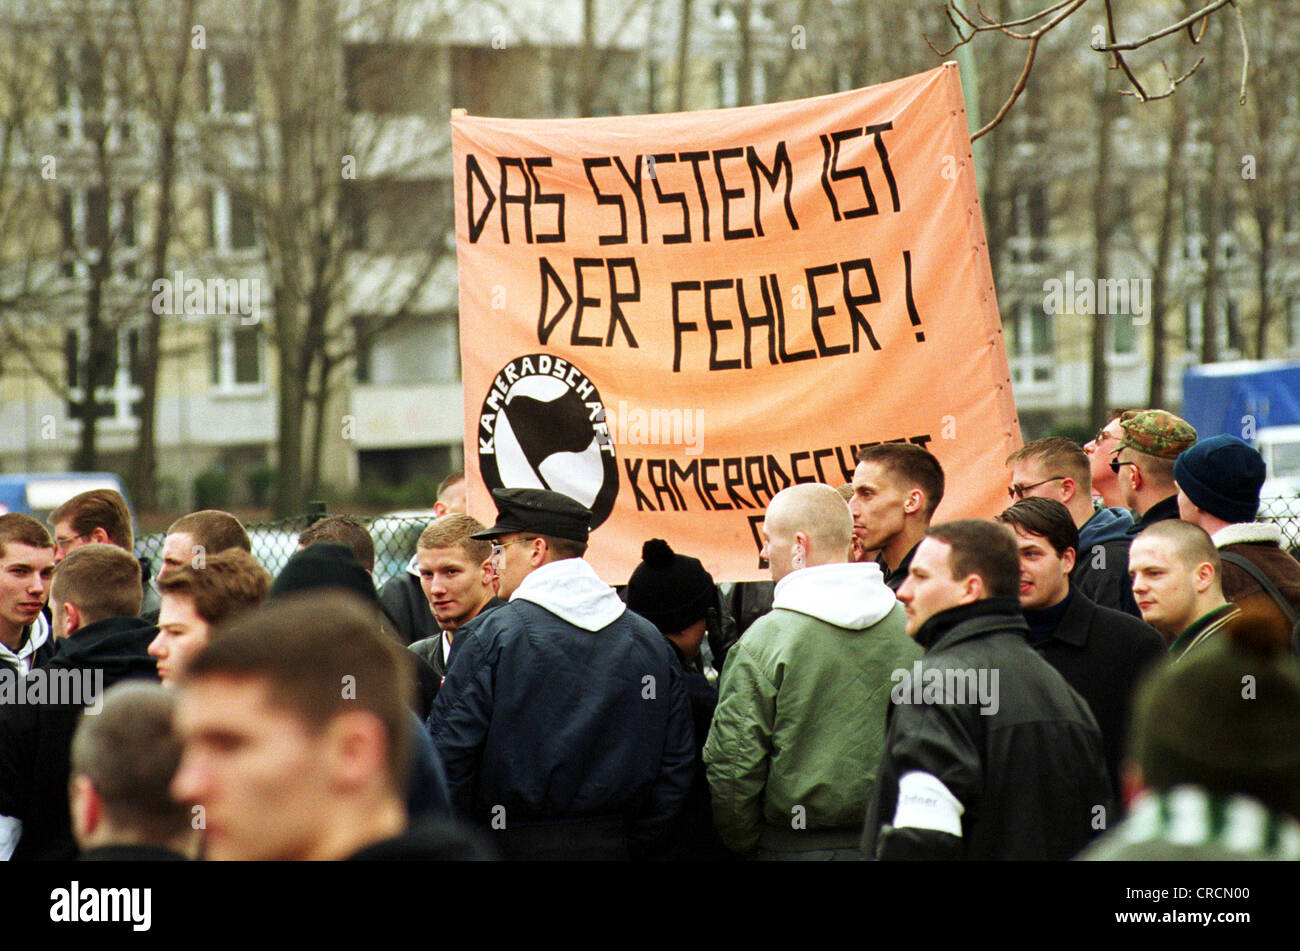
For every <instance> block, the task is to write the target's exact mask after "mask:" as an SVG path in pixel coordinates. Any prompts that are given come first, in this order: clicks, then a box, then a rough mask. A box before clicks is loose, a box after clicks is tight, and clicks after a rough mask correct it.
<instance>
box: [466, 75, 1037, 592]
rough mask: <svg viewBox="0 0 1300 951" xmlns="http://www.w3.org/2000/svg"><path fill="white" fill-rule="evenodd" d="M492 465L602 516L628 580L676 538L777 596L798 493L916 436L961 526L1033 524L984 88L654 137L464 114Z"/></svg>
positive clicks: (606, 553) (675, 129) (596, 544)
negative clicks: (1010, 505) (1024, 512)
mask: <svg viewBox="0 0 1300 951" xmlns="http://www.w3.org/2000/svg"><path fill="white" fill-rule="evenodd" d="M451 126H452V147H453V154H454V162H455V188H456V237H457V244H456V246H457V257H458V261H459V267H460V329H461V337H460V339H461V365H462V368H463V375H464V386H465V464H466V471H467V473H468V476H469V485H470V494H469V499H470V501H469V508H470V512H471V513H472V514H474V515H475V516H476V517H478V518H480V519H482V520H484V521H486V522H488V523H490V522H491V521H492V516H493V514H494V512H495V507H494V505H493V503H492V500H491V497H490V495H489V488H490V487H496V486H517V487H534V488H550V489H554V490H556V491H559V492H564V493H566V494H568V495H570V496H572V497H574V498H576V499H578V501H580V502H582V503H583V504H584V505H587V506H588V507H590V508H591V509H592V510H593V512H594V513H595V520H594V526H595V530H594V531H593V533H592V538H591V546H590V548H589V550H588V559H589V560H590V561H591V562H592V564H593V565H594V566H595V568H596V570H597V571H598V572H599V573H600V575H601V577H602V578H604V579H605V580H606V581H608V582H610V583H612V584H613V583H621V582H623V581H625V580H626V579H627V577H628V576H629V575H630V574H631V572H632V570H633V568H635V567H636V565H637V563H638V562H639V561H640V553H641V544H642V542H644V541H645V540H646V539H648V538H665V539H667V540H668V541H669V543H670V544H671V545H672V546H673V548H674V549H675V550H676V551H678V552H681V553H683V554H688V555H693V556H695V557H698V558H699V559H700V560H701V561H703V562H704V565H705V566H706V567H707V568H708V569H709V570H710V571H711V572H712V573H713V575H714V578H715V579H717V580H718V581H744V580H755V579H760V578H765V577H766V572H765V571H764V570H763V569H762V568H760V563H759V557H758V553H759V548H760V544H759V531H758V529H759V526H760V525H761V523H762V518H763V510H764V508H765V507H766V506H767V503H768V502H769V501H770V500H771V498H772V496H773V495H774V494H775V493H776V492H778V491H780V490H781V489H782V488H784V487H785V486H787V485H789V484H791V483H793V482H825V483H827V484H829V485H832V486H835V485H839V484H841V483H844V482H848V481H850V480H851V479H852V474H853V469H854V467H855V456H856V453H857V451H858V449H859V448H861V447H862V446H864V445H867V444H870V443H875V442H884V441H890V440H894V441H899V440H908V441H911V442H913V443H916V444H918V445H921V446H924V447H925V448H927V449H929V450H930V451H931V452H933V453H934V454H935V455H936V456H937V457H938V459H939V461H940V462H941V463H942V465H943V467H944V471H945V475H946V478H947V485H948V489H947V495H946V496H945V498H944V501H943V504H942V505H941V506H940V508H939V510H938V513H937V515H936V517H937V519H939V520H943V519H947V518H955V517H960V516H970V515H992V514H995V513H996V512H998V511H1000V510H1001V509H1002V508H1003V507H1004V505H1005V503H1006V495H1005V484H1006V477H1005V467H1004V466H1003V460H1004V459H1005V458H1006V456H1007V454H1008V453H1009V452H1011V451H1012V450H1014V449H1016V448H1018V447H1019V445H1020V429H1019V423H1018V421H1017V419H1016V413H1015V405H1014V403H1013V401H1012V395H1011V382H1010V378H1009V374H1008V368H1007V358H1006V351H1005V347H1004V344H1003V340H1002V329H1001V324H1000V321H999V319H998V312H997V302H996V298H995V295H994V290H993V277H992V272H991V270H990V268H989V262H988V249H987V245H986V243H985V239H984V228H983V223H982V221H981V218H980V210H979V205H978V200H977V197H976V189H975V178H974V171H973V166H972V159H971V152H970V140H969V137H968V133H967V127H966V115H965V110H964V108H963V105H962V97H961V87H960V83H959V80H958V75H957V68H956V66H955V65H953V64H945V65H944V66H942V67H939V68H938V69H934V70H931V71H929V72H926V73H921V74H919V75H917V76H911V77H907V78H905V79H900V80H897V81H895V82H890V83H884V84H881V85H879V86H873V87H870V88H868V89H859V90H854V91H852V92H845V93H838V94H835V95H830V96H821V97H818V98H815V99H805V100H801V101H796V102H781V103H774V104H772V105H764V106H751V107H744V108H739V109H722V110H715V111H709V112H692V113H679V114H674V115H655V116H618V117H614V118H604V119H548V120H517V119H488V118H479V117H471V116H456V117H454V118H453V119H452V123H451Z"/></svg>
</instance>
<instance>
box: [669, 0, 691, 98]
mask: <svg viewBox="0 0 1300 951" xmlns="http://www.w3.org/2000/svg"><path fill="white" fill-rule="evenodd" d="M691 6H692V3H691V0H681V12H680V15H681V22H680V23H679V24H678V25H677V26H678V29H677V96H676V98H675V99H674V100H673V109H674V110H675V111H677V112H685V111H686V88H687V85H688V79H689V76H690V74H689V71H688V69H687V65H686V61H687V59H688V57H689V56H690V50H691V13H692V11H691Z"/></svg>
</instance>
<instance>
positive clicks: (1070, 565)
mask: <svg viewBox="0 0 1300 951" xmlns="http://www.w3.org/2000/svg"><path fill="white" fill-rule="evenodd" d="M1076 561H1077V558H1076V556H1075V553H1074V549H1073V548H1067V549H1066V550H1065V551H1063V552H1061V567H1062V568H1064V569H1065V573H1066V574H1067V575H1068V574H1069V573H1070V572H1072V571H1073V570H1074V564H1075V562H1076Z"/></svg>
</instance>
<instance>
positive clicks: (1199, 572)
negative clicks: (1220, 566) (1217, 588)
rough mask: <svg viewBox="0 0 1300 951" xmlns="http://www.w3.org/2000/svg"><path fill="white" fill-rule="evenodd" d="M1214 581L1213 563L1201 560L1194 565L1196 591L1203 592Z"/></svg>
mask: <svg viewBox="0 0 1300 951" xmlns="http://www.w3.org/2000/svg"><path fill="white" fill-rule="evenodd" d="M1213 583H1214V565H1212V564H1210V563H1209V562H1208V561H1203V562H1201V563H1200V564H1199V565H1197V566H1196V593H1197V594H1204V593H1205V592H1206V591H1209V590H1210V585H1211V584H1213Z"/></svg>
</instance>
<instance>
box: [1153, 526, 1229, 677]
mask: <svg viewBox="0 0 1300 951" xmlns="http://www.w3.org/2000/svg"><path fill="white" fill-rule="evenodd" d="M1222 570H1223V563H1222V561H1220V559H1219V552H1218V549H1216V548H1215V547H1214V542H1213V541H1211V540H1210V536H1209V535H1207V534H1206V533H1205V530H1204V529H1201V528H1198V527H1197V526H1195V525H1193V524H1191V523H1190V522H1182V521H1179V520H1177V519H1165V520H1164V521H1160V522H1156V523H1155V524H1153V525H1151V526H1150V527H1148V528H1147V529H1145V530H1144V531H1143V532H1142V533H1141V534H1140V535H1138V537H1137V538H1135V539H1133V547H1132V549H1130V551H1129V558H1128V573H1129V576H1130V577H1131V578H1132V579H1133V597H1134V598H1136V599H1137V605H1138V609H1139V610H1140V611H1141V612H1142V620H1144V621H1146V622H1147V623H1148V624H1150V625H1151V626H1152V627H1154V628H1155V629H1156V630H1157V631H1159V632H1160V633H1161V635H1162V636H1163V637H1164V639H1165V640H1166V641H1167V642H1168V643H1169V652H1170V653H1171V654H1173V655H1174V656H1175V657H1181V656H1182V655H1183V654H1185V653H1187V651H1189V650H1191V649H1193V648H1199V647H1201V646H1203V645H1204V644H1205V642H1206V641H1208V640H1210V639H1211V638H1212V637H1214V636H1215V635H1216V634H1218V633H1219V632H1220V631H1222V630H1223V628H1224V627H1226V626H1227V625H1228V623H1229V622H1230V621H1232V619H1233V618H1234V617H1236V616H1237V615H1238V614H1240V613H1241V611H1240V609H1239V608H1238V607H1237V606H1236V605H1234V604H1231V603H1229V602H1228V601H1227V599H1225V598H1224V597H1223V582H1222V575H1221V572H1222Z"/></svg>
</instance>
